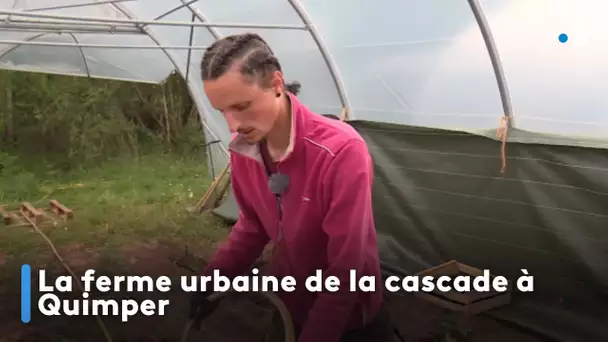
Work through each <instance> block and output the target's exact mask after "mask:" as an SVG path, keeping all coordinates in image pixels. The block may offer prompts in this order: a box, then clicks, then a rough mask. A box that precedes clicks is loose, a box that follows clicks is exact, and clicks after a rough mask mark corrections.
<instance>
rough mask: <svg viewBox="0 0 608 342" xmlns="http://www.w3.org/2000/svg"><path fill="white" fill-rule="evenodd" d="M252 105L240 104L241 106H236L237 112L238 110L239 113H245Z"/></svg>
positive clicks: (249, 103) (248, 103)
mask: <svg viewBox="0 0 608 342" xmlns="http://www.w3.org/2000/svg"><path fill="white" fill-rule="evenodd" d="M250 105H251V102H247V103H240V104H238V105H235V106H234V109H235V110H237V111H239V112H242V111H244V110H245V109H247V108H249V106H250Z"/></svg>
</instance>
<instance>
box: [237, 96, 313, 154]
mask: <svg viewBox="0 0 608 342" xmlns="http://www.w3.org/2000/svg"><path fill="white" fill-rule="evenodd" d="M285 93H286V94H287V95H288V96H289V102H290V105H291V134H290V135H289V145H288V146H287V150H286V151H285V154H284V155H283V158H281V160H280V161H279V162H283V161H285V160H286V159H288V158H290V157H291V156H292V155H293V154H294V153H295V152H296V151H297V149H298V147H299V145H300V140H301V138H302V136H304V135H305V119H306V118H305V115H306V110H305V108H304V106H303V105H302V104H301V103H300V101H298V98H297V97H296V96H295V95H293V94H292V93H290V92H285ZM228 148H229V150H230V151H231V152H234V153H238V154H240V155H243V156H245V157H248V158H253V159H255V160H257V161H259V162H261V163H263V162H264V161H263V159H262V155H261V154H260V146H259V144H254V145H250V144H249V143H247V141H246V140H245V139H244V138H243V137H242V136H240V135H239V134H238V133H235V134H233V135H232V141H231V142H230V145H229V146H228Z"/></svg>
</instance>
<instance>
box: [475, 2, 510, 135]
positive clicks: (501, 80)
mask: <svg viewBox="0 0 608 342" xmlns="http://www.w3.org/2000/svg"><path fill="white" fill-rule="evenodd" d="M468 1H469V5H470V6H471V11H473V15H474V16H475V20H476V21H477V25H479V30H480V31H481V35H482V36H483V40H484V42H485V44H486V48H487V49H488V54H489V55H490V61H492V67H493V68H494V75H495V76H496V83H497V84H498V91H499V92H500V100H501V102H502V109H503V112H504V115H505V116H507V117H509V118H511V117H512V116H513V105H512V104H511V96H510V95H509V88H508V87H507V79H506V77H505V73H504V71H503V69H502V63H501V62H500V57H499V56H498V49H497V48H496V43H495V42H494V38H493V36H492V31H491V30H490V25H489V24H488V21H487V19H486V17H485V15H484V13H483V9H482V8H481V4H480V3H479V1H478V0H468ZM511 121H512V120H508V121H507V124H508V125H509V127H511V125H512V123H511Z"/></svg>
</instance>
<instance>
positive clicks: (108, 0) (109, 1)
mask: <svg viewBox="0 0 608 342" xmlns="http://www.w3.org/2000/svg"><path fill="white" fill-rule="evenodd" d="M127 1H135V0H101V1H93V2H85V3H82V4H71V5H59V6H52V7H41V8H27V9H24V10H23V11H24V12H37V11H54V10H58V9H68V8H76V7H88V6H97V5H103V4H113V3H117V2H127Z"/></svg>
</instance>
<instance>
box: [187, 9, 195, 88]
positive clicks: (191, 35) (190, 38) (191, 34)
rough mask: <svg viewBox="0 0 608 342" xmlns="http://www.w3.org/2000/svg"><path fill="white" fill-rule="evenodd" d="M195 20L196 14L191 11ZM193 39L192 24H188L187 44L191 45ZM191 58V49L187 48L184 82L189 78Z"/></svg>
mask: <svg viewBox="0 0 608 342" xmlns="http://www.w3.org/2000/svg"><path fill="white" fill-rule="evenodd" d="M195 20H196V16H195V15H194V13H192V22H194V21H195ZM193 40H194V26H190V37H189V39H188V45H190V46H192V41H193ZM191 58H192V49H190V50H188V58H186V84H188V81H189V80H190V60H191Z"/></svg>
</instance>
